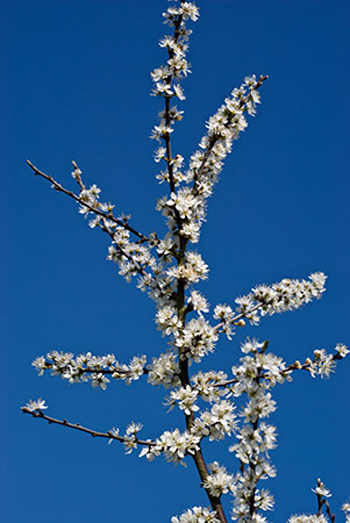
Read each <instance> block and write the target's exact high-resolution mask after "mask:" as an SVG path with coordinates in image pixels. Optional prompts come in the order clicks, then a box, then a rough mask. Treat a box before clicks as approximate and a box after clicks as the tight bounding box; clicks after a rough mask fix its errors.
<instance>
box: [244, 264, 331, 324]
mask: <svg viewBox="0 0 350 523" xmlns="http://www.w3.org/2000/svg"><path fill="white" fill-rule="evenodd" d="M326 279H327V276H326V275H325V274H323V272H315V273H313V274H310V277H309V280H308V281H307V280H290V279H289V278H285V279H284V280H282V281H280V282H278V283H274V284H273V285H271V286H268V285H258V286H257V287H255V288H254V289H252V291H251V292H250V293H249V294H247V295H246V296H241V297H240V298H236V300H235V302H236V303H237V305H238V307H237V308H236V311H237V312H238V314H239V315H241V316H242V317H244V318H247V319H248V320H249V321H250V322H251V323H252V324H253V325H256V324H258V323H259V321H260V315H261V316H264V315H265V314H270V315H272V314H275V313H281V312H286V311H291V310H295V309H298V308H299V307H301V306H302V305H304V304H305V303H309V302H310V301H311V300H312V299H314V298H317V299H320V298H321V297H322V294H323V293H324V292H325V282H326Z"/></svg>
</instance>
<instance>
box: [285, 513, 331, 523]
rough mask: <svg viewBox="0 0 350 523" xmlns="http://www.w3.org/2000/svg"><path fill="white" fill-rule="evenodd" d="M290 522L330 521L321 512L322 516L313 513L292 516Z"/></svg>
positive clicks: (314, 522) (318, 522)
mask: <svg viewBox="0 0 350 523" xmlns="http://www.w3.org/2000/svg"><path fill="white" fill-rule="evenodd" d="M288 523H328V522H327V520H326V518H325V517H324V516H323V515H322V514H321V515H320V516H316V515H312V516H305V515H304V514H302V515H300V516H292V517H291V518H290V519H289V520H288Z"/></svg>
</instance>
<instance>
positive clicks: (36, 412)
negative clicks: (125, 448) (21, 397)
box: [21, 407, 156, 447]
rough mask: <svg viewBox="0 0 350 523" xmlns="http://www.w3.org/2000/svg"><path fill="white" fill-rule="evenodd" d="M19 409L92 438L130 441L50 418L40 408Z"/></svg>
mask: <svg viewBox="0 0 350 523" xmlns="http://www.w3.org/2000/svg"><path fill="white" fill-rule="evenodd" d="M21 410H22V412H23V413H24V414H30V415H31V416H33V417H34V418H41V419H44V420H46V421H47V422H48V423H49V424H51V423H54V424H56V425H61V426H63V427H68V428H69V429H75V430H79V431H81V432H85V433H86V434H90V436H92V437H93V438H107V439H115V440H116V441H119V442H120V443H127V442H128V441H130V440H129V439H128V438H125V437H123V436H117V435H116V434H114V433H113V432H112V431H107V432H99V431H97V430H93V429H88V428H86V427H83V426H82V425H80V423H70V422H69V421H67V420H66V419H64V420H59V419H56V418H52V417H51V416H47V415H46V414H44V413H43V412H42V411H41V410H34V411H33V410H31V409H29V408H28V407H21ZM134 441H135V443H137V444H138V445H147V446H149V447H150V446H154V445H156V442H155V441H152V440H141V439H137V438H135V440H134Z"/></svg>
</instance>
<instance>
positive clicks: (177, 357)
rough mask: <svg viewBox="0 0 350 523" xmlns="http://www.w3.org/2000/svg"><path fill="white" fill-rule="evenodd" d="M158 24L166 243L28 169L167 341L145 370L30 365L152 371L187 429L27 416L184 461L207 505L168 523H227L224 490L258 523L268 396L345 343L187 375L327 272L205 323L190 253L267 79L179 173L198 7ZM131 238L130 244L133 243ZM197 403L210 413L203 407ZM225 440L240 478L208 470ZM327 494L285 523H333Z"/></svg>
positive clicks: (342, 350)
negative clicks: (91, 238)
mask: <svg viewBox="0 0 350 523" xmlns="http://www.w3.org/2000/svg"><path fill="white" fill-rule="evenodd" d="M163 16H164V18H165V23H166V24H167V25H168V26H170V27H171V28H172V35H166V36H165V37H164V38H163V39H162V40H161V41H160V46H161V47H162V48H165V49H166V50H167V61H166V64H165V65H163V66H160V67H158V68H156V69H155V70H154V71H153V72H152V73H151V76H152V80H153V82H154V88H153V91H152V94H153V95H155V96H160V97H161V98H163V99H164V107H163V110H162V111H161V113H160V122H159V123H158V124H157V125H155V126H154V128H153V131H152V134H151V137H152V138H154V139H156V140H157V141H158V142H159V144H160V145H159V147H158V149H157V150H156V151H155V155H154V159H155V161H156V162H157V163H159V162H161V161H162V162H165V164H166V168H165V170H164V171H160V173H159V174H157V176H156V178H157V179H158V180H159V181H160V183H162V182H164V181H165V182H167V184H168V191H169V190H170V194H166V195H164V197H162V198H160V199H159V200H158V202H157V210H159V211H161V212H162V213H163V215H164V216H165V218H166V222H167V227H168V232H167V234H166V235H165V236H164V238H159V237H158V236H157V235H156V234H155V233H152V234H150V235H149V237H146V236H144V235H143V234H142V233H140V232H139V231H137V230H136V229H134V228H133V227H131V226H130V225H129V222H128V220H129V218H128V217H126V216H121V217H118V218H117V217H115V216H114V214H113V205H111V204H110V203H101V202H100V201H99V193H100V192H101V191H100V189H99V188H98V187H97V186H96V185H95V184H94V185H93V186H92V187H90V188H87V187H86V185H85V184H84V182H83V179H82V172H81V171H80V169H79V167H78V166H77V164H76V163H75V162H73V168H74V170H73V172H72V176H73V178H74V179H75V181H76V182H77V184H78V186H79V189H80V192H79V194H75V193H74V192H72V191H70V190H68V189H66V188H64V187H63V186H62V185H61V184H59V183H58V182H57V181H56V180H55V179H54V178H53V177H52V176H49V175H47V174H45V173H43V172H42V171H40V170H39V169H37V168H36V167H35V166H34V165H33V164H32V163H31V162H30V161H29V160H27V163H28V165H29V166H30V167H31V169H32V170H33V171H34V173H35V174H36V175H39V176H41V177H42V178H44V179H46V180H48V181H49V182H51V184H52V187H53V188H55V189H56V190H57V191H59V192H62V193H64V194H66V195H67V196H69V197H70V198H72V199H73V200H75V201H76V202H77V203H79V204H80V209H79V212H80V213H81V214H83V215H84V216H85V217H90V216H91V215H92V216H93V218H92V219H91V220H90V221H89V225H90V227H92V228H94V227H99V228H100V229H102V231H104V232H105V233H106V234H108V236H109V237H110V239H111V240H112V244H111V245H110V246H109V249H108V257H107V259H109V260H111V261H113V262H116V263H117V264H118V266H119V274H120V275H122V276H123V277H124V278H125V279H126V280H127V281H128V282H129V281H130V280H131V277H137V286H138V287H139V288H140V289H141V290H142V291H147V293H148V294H149V296H150V298H151V299H152V300H153V301H154V302H155V305H156V308H157V312H156V323H157V327H158V329H159V330H160V331H161V332H162V335H163V336H167V337H169V339H168V348H167V350H166V352H164V353H163V354H160V355H158V356H156V357H153V358H152V361H151V362H149V363H148V364H147V359H146V356H145V355H141V356H135V357H134V358H132V360H131V361H130V363H129V364H127V365H126V364H120V363H119V362H118V361H117V360H116V358H115V356H114V355H113V354H108V355H106V356H94V355H92V354H91V353H90V352H88V353H86V354H79V355H77V356H74V355H73V354H71V353H68V352H67V353H64V352H58V351H51V352H49V353H48V354H47V355H46V356H41V357H39V358H36V360H35V361H34V362H33V366H34V367H35V368H36V369H37V371H38V372H39V375H42V374H43V373H44V371H46V370H49V371H51V373H52V374H53V375H59V376H61V377H62V378H63V379H65V380H67V381H69V382H70V383H76V382H87V381H90V382H91V384H92V386H93V387H100V388H102V389H106V387H107V384H108V383H109V382H110V380H109V379H108V377H111V378H113V379H116V380H117V379H122V380H125V382H126V383H127V384H129V383H132V382H134V381H136V380H138V379H139V378H140V377H141V376H144V375H147V382H148V383H150V384H151V385H157V386H158V385H162V386H163V387H164V388H165V389H169V390H170V391H169V395H168V397H167V403H168V405H169V406H170V409H171V408H173V407H175V406H176V408H179V409H180V410H181V411H182V412H183V415H184V417H185V425H186V428H185V430H184V431H182V432H181V431H180V430H179V429H177V428H176V429H174V430H166V431H164V432H163V433H162V434H161V435H160V436H159V437H158V438H156V439H155V440H141V439H139V438H138V436H137V434H138V432H139V430H141V428H142V425H141V424H135V423H134V422H132V423H131V424H130V425H129V426H128V427H127V429H126V432H125V435H123V436H122V435H120V434H119V430H118V429H111V430H110V431H107V432H99V431H94V430H92V429H88V428H85V427H82V426H81V425H80V424H78V423H75V424H74V423H69V422H68V421H67V420H58V419H55V418H52V417H50V416H47V415H46V414H44V412H43V410H44V409H46V408H47V407H46V406H45V402H44V401H42V400H38V401H36V402H33V401H31V402H29V403H28V404H27V405H26V406H25V407H22V411H23V412H24V413H27V414H31V415H32V416H33V417H35V418H41V419H44V420H46V421H47V422H48V423H55V424H58V425H62V426H66V427H68V428H72V429H76V430H79V431H82V432H85V433H87V434H90V435H91V436H93V437H103V438H108V439H109V441H113V440H117V441H119V442H121V443H123V444H124V446H125V449H126V452H127V453H130V452H131V451H132V450H133V449H135V448H136V447H137V445H138V444H140V445H142V446H143V448H142V450H141V452H140V456H146V457H147V459H148V460H149V461H152V460H153V459H154V458H155V457H156V456H159V455H164V456H165V458H166V459H167V460H168V461H170V462H173V463H175V464H176V463H182V462H183V460H184V459H185V458H188V457H190V458H191V459H192V460H193V461H194V464H195V467H196V468H197V470H198V474H199V477H200V480H201V486H202V487H203V488H204V489H205V492H206V494H207V497H208V500H209V503H210V505H211V509H208V508H205V507H193V508H191V509H188V510H186V511H185V512H184V513H183V514H181V515H180V516H179V517H177V516H174V517H173V518H172V520H171V521H172V523H227V519H226V516H225V513H224V510H223V506H222V503H221V497H222V495H224V494H227V493H231V494H232V495H233V499H234V502H233V511H232V519H233V520H235V521H238V523H253V522H254V523H258V522H260V523H263V522H266V521H267V520H266V518H265V517H264V516H262V515H261V511H266V510H271V509H272V507H273V503H274V500H273V497H272V496H271V494H270V493H269V491H268V490H267V489H261V488H260V481H261V480H265V479H268V478H271V477H274V476H275V475H276V470H275V468H274V466H273V465H272V463H271V461H270V456H269V451H270V450H272V449H274V448H275V447H276V429H275V427H274V426H273V425H269V424H267V423H266V422H265V418H267V417H269V415H270V414H271V413H273V412H274V411H275V410H276V402H275V401H274V400H273V399H272V395H271V392H270V389H272V388H273V387H274V386H275V385H276V384H277V383H279V384H282V383H284V382H285V381H286V380H287V381H290V380H291V375H292V373H293V372H294V371H296V370H306V371H308V372H310V374H311V376H312V377H315V376H316V375H320V376H321V377H328V376H329V375H330V373H331V372H332V371H333V370H334V368H335V365H336V362H337V360H340V359H342V358H344V356H346V355H347V354H348V353H349V350H348V349H347V347H346V346H345V345H344V344H338V345H337V346H336V352H335V354H327V352H326V351H325V350H324V349H320V350H315V351H314V356H313V359H311V358H307V359H306V361H305V362H304V363H303V364H301V363H300V362H299V361H298V360H296V361H295V362H294V363H293V364H290V365H286V363H285V362H284V361H283V359H282V358H281V357H278V356H276V355H274V354H272V353H270V352H267V347H268V342H267V341H265V342H264V343H259V342H258V341H257V340H254V339H253V340H250V339H247V340H246V341H245V342H244V343H243V344H242V346H241V350H242V352H243V356H242V357H241V358H240V359H239V362H238V363H237V364H236V365H234V366H233V367H232V369H231V370H232V376H233V377H232V378H231V379H229V377H228V375H227V374H226V373H225V372H223V371H207V372H201V371H198V372H197V373H194V374H191V373H190V370H191V367H190V365H191V364H192V363H193V362H194V363H195V364H199V363H200V362H201V361H202V359H203V358H204V357H205V356H206V355H208V354H209V353H212V352H213V351H214V350H215V346H216V344H217V342H218V340H219V334H221V333H222V332H224V333H225V334H226V336H227V337H228V339H231V334H233V330H234V328H235V327H237V326H244V325H245V324H246V323H245V320H248V321H249V322H250V323H251V324H252V325H257V324H258V323H259V322H260V319H261V318H262V317H263V316H265V315H273V314H276V313H282V312H285V311H292V310H296V309H298V308H299V307H301V306H302V305H303V304H306V303H308V302H310V301H311V300H313V299H315V298H316V299H319V298H321V296H322V295H323V293H324V291H325V281H326V276H325V275H324V274H323V273H322V272H316V273H312V274H311V275H310V276H309V279H308V280H291V279H287V278H285V279H283V280H282V281H280V282H277V283H274V284H272V285H258V286H256V287H255V288H253V289H252V290H251V291H250V293H248V294H247V295H246V296H241V297H238V298H236V300H235V303H236V310H235V311H234V310H233V308H232V307H230V306H229V305H220V304H219V305H217V306H216V307H215V308H214V318H215V319H216V320H218V323H217V324H216V325H214V326H213V325H212V324H211V323H210V322H209V321H208V320H207V319H206V317H205V314H206V313H208V312H209V310H210V305H209V303H208V302H207V300H206V298H205V297H204V296H203V295H202V294H201V293H200V292H199V291H197V290H196V289H195V288H194V286H195V284H198V283H199V282H200V281H201V280H204V279H206V278H207V276H208V271H209V268H208V265H207V264H206V263H205V261H204V260H203V259H202V257H201V255H200V254H199V253H198V252H197V251H194V250H190V249H189V245H190V244H191V243H192V244H194V243H198V241H199V238H200V230H201V225H202V223H203V222H204V220H205V218H206V209H207V200H208V198H209V197H210V196H211V194H212V192H213V188H214V185H215V183H216V181H217V179H218V176H219V174H220V172H221V170H222V168H223V163H224V160H225V159H226V157H227V156H228V154H229V153H230V152H231V150H232V146H233V143H234V141H235V140H237V139H238V138H239V136H240V135H241V133H242V132H243V131H244V130H245V129H246V128H247V126H248V116H254V115H255V114H256V108H257V106H258V104H260V87H261V86H262V85H263V83H264V82H265V80H266V79H267V76H264V75H261V76H260V77H259V78H258V79H257V77H256V76H255V75H252V76H247V77H245V78H244V81H243V83H242V85H241V86H240V87H239V88H235V89H234V90H233V91H232V92H231V95H230V96H228V97H227V98H226V99H225V100H224V103H223V104H222V105H221V107H219V109H218V110H217V112H216V113H215V114H214V115H213V116H211V117H210V118H209V120H208V122H207V124H206V127H207V132H206V134H205V135H204V136H203V137H202V139H201V141H200V143H199V148H198V149H197V150H196V151H195V152H194V153H193V154H192V155H191V157H190V159H189V163H188V167H187V169H185V168H184V158H183V156H181V155H180V154H177V155H176V156H173V152H172V143H171V135H172V133H173V131H174V124H175V122H176V121H179V120H181V119H182V115H183V111H180V110H178V108H177V107H176V106H174V105H172V99H173V98H178V99H179V100H180V101H182V100H184V99H185V96H184V93H183V90H182V87H181V80H182V79H183V78H184V77H186V76H187V74H188V73H189V72H190V64H189V63H188V61H187V58H186V53H187V51H188V40H189V35H190V34H191V31H190V30H188V29H187V25H186V23H187V21H188V20H191V21H193V22H195V21H196V20H197V19H198V17H199V10H198V8H197V7H196V5H195V4H194V3H192V2H188V1H185V0H180V1H178V2H177V3H173V4H172V5H171V7H169V8H168V9H167V10H166V12H165V13H164V14H163ZM130 235H133V236H135V237H136V240H135V241H131V239H130ZM155 252H156V254H154V253H155ZM190 313H193V316H192V315H191V316H190ZM192 369H193V367H192ZM243 395H244V396H245V397H246V398H247V400H246V403H245V404H244V405H243V408H242V410H241V411H240V412H238V413H237V414H236V405H235V403H234V401H233V399H234V398H239V397H241V396H243ZM203 402H206V403H207V404H209V407H208V408H202V403H203ZM232 433H235V436H236V440H237V442H236V443H235V444H234V445H232V446H231V447H230V451H232V452H233V453H234V455H235V457H236V459H237V461H238V465H239V470H238V472H236V473H235V474H230V473H229V472H228V471H227V470H226V468H225V467H224V466H223V465H220V464H219V463H218V462H217V461H214V462H213V463H210V464H209V463H207V462H206V460H205V457H204V455H203V451H202V447H201V442H202V439H204V438H208V439H209V441H213V440H223V439H224V438H225V437H227V436H231V435H232ZM323 487H324V486H323V484H322V482H320V480H319V482H318V486H317V488H316V491H315V492H316V494H317V496H318V503H319V506H318V514H317V515H316V516H310V517H308V516H304V515H302V516H292V517H291V519H290V520H289V523H325V521H326V520H325V518H324V516H323V515H322V507H323V506H324V507H325V508H326V511H327V514H328V516H329V518H330V519H331V522H332V523H334V520H335V516H334V515H333V514H332V513H331V510H330V506H329V503H328V501H327V499H325V498H327V497H328V491H327V489H325V488H323ZM344 507H345V508H344V511H345V512H346V513H347V516H346V517H347V521H350V520H349V517H350V516H349V517H348V513H350V505H349V504H345V505H344Z"/></svg>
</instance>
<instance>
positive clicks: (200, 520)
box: [171, 507, 220, 523]
mask: <svg viewBox="0 0 350 523" xmlns="http://www.w3.org/2000/svg"><path fill="white" fill-rule="evenodd" d="M171 523H220V520H219V519H218V518H217V516H216V514H215V512H213V511H211V510H209V509H208V508H204V507H193V508H189V509H188V510H186V512H184V513H183V514H181V516H173V517H172V518H171Z"/></svg>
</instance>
